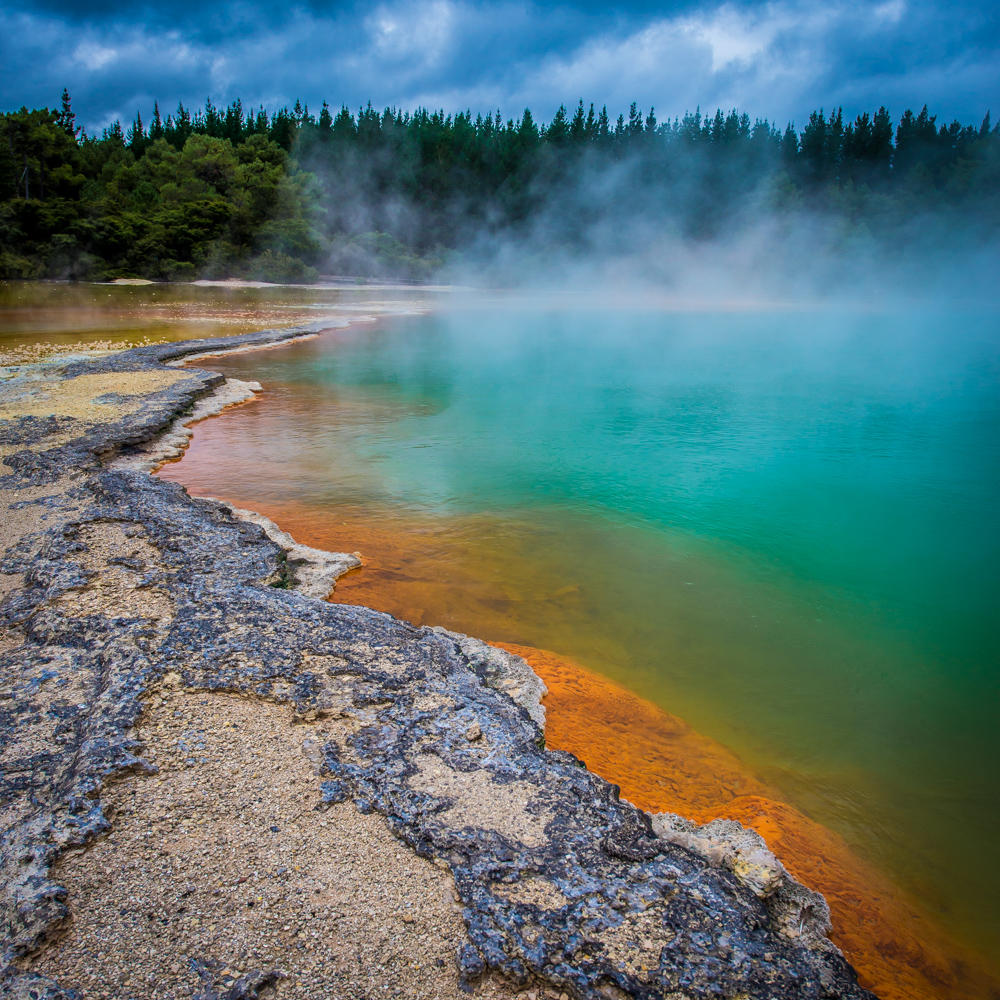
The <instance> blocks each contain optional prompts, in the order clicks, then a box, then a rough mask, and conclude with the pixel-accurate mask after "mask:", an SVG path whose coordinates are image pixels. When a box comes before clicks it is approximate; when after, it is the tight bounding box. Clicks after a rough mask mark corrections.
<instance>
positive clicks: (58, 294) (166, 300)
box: [0, 281, 434, 352]
mask: <svg viewBox="0 0 1000 1000" xmlns="http://www.w3.org/2000/svg"><path fill="white" fill-rule="evenodd" d="M433 298H434V296H433V295H432V294H431V293H428V292H424V291H422V290H420V289H406V290H402V291H394V290H391V289H377V290H374V289H372V288H366V287H359V288H357V289H324V290H317V289H316V288H312V287H294V286H287V285H283V286H266V287H251V286H242V287H240V286H237V287H225V286H218V285H201V284H183V283H180V284H146V285H113V284H89V283H80V284H67V283H62V282H28V281H0V352H2V351H3V350H4V349H10V348H17V347H21V346H24V345H28V344H37V343H39V342H44V343H49V344H55V345H59V346H65V345H70V344H84V345H85V344H88V343H93V342H94V341H102V342H110V343H121V342H123V341H127V342H131V343H135V342H139V341H141V340H143V339H144V338H148V339H150V340H153V341H173V340H192V339H196V338H199V337H224V336H227V335H229V334H236V333H247V332H249V331H251V330H267V329H270V328H272V327H288V326H298V325H304V324H307V323H310V324H311V323H316V322H319V321H320V320H322V319H324V318H326V317H338V318H339V317H342V316H344V315H352V314H357V313H358V312H361V313H364V312H368V311H372V310H375V311H378V312H393V311H407V310H410V309H414V308H420V307H423V306H426V304H427V303H428V302H429V301H431V300H432V299H433Z"/></svg>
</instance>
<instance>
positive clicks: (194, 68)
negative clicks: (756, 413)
mask: <svg viewBox="0 0 1000 1000" xmlns="http://www.w3.org/2000/svg"><path fill="white" fill-rule="evenodd" d="M18 3H20V6H19V5H18ZM998 39H1000V14H998V12H997V10H996V9H995V5H994V4H989V3H985V2H982V0H980V2H968V0H967V2H965V3H961V2H959V3H952V4H946V3H945V2H943V0H922V2H915V0H884V2H876V3H863V2H858V0H839V2H830V3H809V2H803V0H772V2H767V3H723V4H718V3H694V2H678V3H673V4H669V5H664V4H662V3H660V4H653V3H630V4H622V5H619V6H617V7H614V6H611V7H608V6H607V5H602V4H597V3H589V2H582V0H580V2H577V3H574V4H567V5H564V6H558V7H552V6H541V5H535V4H530V3H524V2H516V0H497V2H492V3H469V2H463V0H385V2H383V3H374V4H364V5H358V4H346V3H337V2H320V0H316V2H312V3H300V4H296V5H294V6H290V5H288V4H282V3H278V2H274V0H265V2H259V3H251V2H234V0H229V2H227V0H217V2H209V3H205V2H197V3H196V2H195V0H177V2H175V3H173V4H171V5H169V6H168V5H165V4H156V5H153V4H150V5H147V6H143V5H141V4H140V5H136V4H134V3H129V4H126V3H124V2H123V0H90V2H88V3H82V4H81V3H69V2H67V0H41V2H32V3H30V4H28V3H25V2H24V0H17V2H15V3H13V4H8V5H7V6H6V7H5V8H4V9H3V10H2V11H0V94H2V104H3V105H4V107H6V108H10V107H14V106H17V105H20V104H22V103H26V104H28V105H42V104H53V103H55V102H56V101H57V100H58V95H59V93H60V92H61V89H62V87H63V86H68V87H69V88H70V91H71V93H72V94H73V97H74V102H75V105H76V108H77V111H78V114H79V116H80V118H81V120H82V121H84V122H87V123H88V124H89V125H90V127H92V128H93V127H96V126H100V125H103V124H105V123H106V122H108V121H109V120H111V119H113V118H115V117H121V118H123V119H129V118H131V117H132V116H133V115H134V114H135V111H136V110H137V109H139V110H141V111H142V113H143V115H144V117H147V116H148V114H149V111H150V109H151V107H152V103H153V100H154V98H155V99H158V100H159V101H160V106H161V108H163V109H164V110H167V109H172V108H173V107H175V106H176V103H177V101H178V100H183V101H184V102H185V103H188V104H191V103H194V104H201V103H202V102H203V101H204V99H205V97H206V96H209V95H210V96H211V97H212V99H213V100H214V101H215V102H216V103H226V102H228V101H230V100H232V99H234V98H235V97H240V98H242V100H243V101H244V103H245V104H247V105H249V104H253V105H256V104H259V103H263V104H265V105H267V106H271V107H273V106H275V105H277V104H284V103H288V102H291V101H294V100H295V98H296V97H300V98H301V99H302V100H303V101H306V102H308V103H309V105H310V106H311V107H312V108H313V109H314V110H315V109H316V108H317V107H318V105H319V103H320V102H321V101H322V100H323V99H326V100H328V101H329V102H330V103H331V104H333V105H334V106H337V105H339V104H340V103H342V102H346V103H347V104H348V105H350V106H352V107H355V106H357V105H358V104H360V103H363V102H366V101H368V100H371V101H372V103H373V104H375V105H376V106H379V107H381V106H384V105H388V104H394V105H400V106H402V107H406V108H412V107H414V106H416V105H418V104H424V105H429V106H431V107H444V108H446V109H448V110H456V109H461V108H466V107H470V108H472V109H473V110H474V111H487V110H489V109H491V108H498V107H499V108H500V109H501V111H502V112H503V114H504V115H505V116H511V115H517V114H518V113H519V112H520V111H521V110H522V109H523V108H524V107H525V106H526V105H529V106H531V107H532V109H533V110H534V111H535V112H536V114H538V115H540V116H542V117H544V118H548V117H549V116H551V114H552V113H553V111H554V110H555V109H556V107H557V106H558V105H559V103H560V102H564V101H565V102H575V100H576V99H577V98H578V97H583V98H584V99H585V100H587V101H590V100H593V101H596V102H597V103H598V104H601V103H604V102H607V104H608V107H609V110H611V111H612V113H613V114H617V113H618V112H619V111H622V110H626V109H627V106H628V104H629V102H631V101H633V100H637V101H639V102H640V104H641V105H642V106H643V107H647V108H648V106H649V105H651V104H652V105H655V106H656V108H657V112H658V114H659V115H660V116H661V117H663V116H666V115H669V116H673V115H675V114H683V112H684V111H685V110H686V109H693V108H694V107H695V106H696V105H699V104H700V105H701V106H702V107H703V108H711V109H714V108H715V107H716V106H717V105H721V106H723V107H726V108H728V107H731V106H739V107H741V108H744V109H746V110H748V111H749V112H750V113H751V115H760V116H768V117H772V118H776V119H778V120H779V121H780V122H782V123H783V122H784V121H786V120H788V119H794V120H796V121H797V122H798V123H799V124H801V123H802V121H803V120H804V118H805V116H806V115H807V114H808V112H809V111H810V110H811V109H813V108H814V107H819V106H820V105H822V106H824V107H826V108H830V107H832V106H836V105H843V106H844V109H845V111H847V112H848V113H850V114H853V113H856V112H857V111H859V110H863V109H866V108H872V107H874V106H876V105H878V104H880V103H886V104H887V105H888V106H889V107H890V110H891V111H892V112H893V114H894V115H896V116H898V114H899V113H900V112H901V111H902V110H903V109H904V108H905V107H908V106H919V105H921V104H923V103H924V102H925V101H926V102H928V103H929V104H930V105H931V109H932V111H936V112H938V113H939V114H940V115H941V116H942V117H946V116H947V117H951V116H958V117H960V118H962V119H964V120H972V119H978V117H979V116H981V115H982V113H983V112H984V111H985V110H986V109H987V107H989V106H990V104H991V102H992V100H993V98H994V96H995V95H997V94H1000V51H998V50H1000V43H998ZM995 110H1000V102H997V108H996V109H995Z"/></svg>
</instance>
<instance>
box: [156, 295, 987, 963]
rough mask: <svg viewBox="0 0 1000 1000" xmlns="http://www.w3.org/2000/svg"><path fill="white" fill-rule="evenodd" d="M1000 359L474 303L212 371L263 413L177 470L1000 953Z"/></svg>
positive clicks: (865, 337) (957, 333)
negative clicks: (709, 758)
mask: <svg viewBox="0 0 1000 1000" xmlns="http://www.w3.org/2000/svg"><path fill="white" fill-rule="evenodd" d="M998 347H1000V324H998V315H997V314H996V313H995V312H983V311H975V310H966V311H962V310H956V309H955V308H948V309H944V308H941V309H938V310H935V309H919V310H918V309H912V310H893V309H888V308H887V309H868V310H852V309H838V308H833V307H829V306H827V307H824V308H821V309H820V308H818V309H794V310H789V309H783V310H779V309H771V310H768V309H744V310H734V311H718V312H713V311H710V310H709V311H706V310H689V311H676V310H675V311H669V310H663V309H658V308H643V307H639V306H636V307H631V308H629V307H623V306H622V305H621V304H615V305H614V306H613V307H611V306H607V305H595V306H593V307H590V308H586V309H583V308H579V307H577V306H574V305H567V304H566V302H565V301H554V300H541V299H535V300H530V301H526V300H518V301H508V300H495V301H493V302H491V303H489V305H488V306H484V305H482V304H476V303H471V304H468V305H464V306H463V305H456V304H452V305H451V306H450V307H449V308H447V309H443V310H442V311H439V312H437V313H434V314H429V315H423V316H409V317H393V318H389V319H382V320H379V321H378V322H377V323H374V324H360V325H356V326H353V327H351V328H349V329H348V330H340V331H332V332H330V333H327V334H324V335H323V336H322V337H320V338H319V339H316V340H313V341H310V342H306V343H301V344H298V345H294V346H290V347H286V348H282V349H277V350H270V351H266V352H260V353H251V354H242V355H233V356H228V357H224V358H219V359H215V360H213V361H211V362H209V363H206V362H200V363H201V364H203V365H207V366H208V367H211V368H213V369H216V370H219V371H222V372H224V373H225V374H227V375H229V376H233V377H237V378H244V379H254V380H259V381H261V382H262V383H263V384H264V387H265V392H264V393H263V394H262V395H261V396H260V397H259V398H258V399H257V400H256V401H254V402H252V403H250V404H248V405H246V406H244V407H240V408H238V409H234V410H231V411H228V412H226V413H225V414H223V415H222V416H220V417H218V418H216V419H213V420H210V421H207V422H205V423H203V424H201V425H199V427H198V428H197V430H196V433H195V437H194V440H193V444H192V446H191V448H190V450H189V452H188V453H187V455H186V456H185V457H184V458H183V460H182V461H181V462H179V463H177V464H176V465H172V466H168V467H167V468H166V469H164V470H163V473H162V474H164V475H166V476H167V477H169V478H174V479H177V480H179V481H181V482H183V483H184V484H185V485H186V486H188V487H189V488H190V489H191V491H192V492H196V493H200V494H205V495H215V496H221V497H225V498H227V499H229V500H232V501H235V502H237V503H238V504H240V505H242V506H247V507H253V508H255V509H258V510H263V511H265V512H266V513H268V514H269V515H270V516H272V517H274V518H275V519H276V520H278V521H279V523H281V524H282V525H283V526H286V527H291V528H292V530H293V531H295V532H296V533H297V534H299V535H300V536H301V535H302V533H303V532H305V533H306V534H309V535H310V537H309V538H305V537H300V540H302V541H310V540H311V541H314V542H315V541H319V542H321V543H322V544H324V545H326V546H327V547H336V548H340V549H343V550H347V551H351V550H355V549H358V550H360V551H361V552H362V553H363V554H364V556H365V563H366V565H365V566H364V567H363V568H362V569H361V570H359V571H356V572H354V573H352V574H351V575H350V576H349V577H347V578H345V579H344V580H342V581H341V583H340V584H339V585H338V589H337V594H336V596H335V599H338V600H345V601H355V602H357V603H370V604H372V605H373V606H375V607H379V608H381V609H382V610H387V611H391V612H392V613H394V614H397V615H399V616H400V617H402V618H405V619H407V620H410V621H413V622H415V623H420V624H439V625H445V626H447V627H449V628H452V629H456V630H459V631H464V632H468V633H472V634H475V635H478V636H480V637H482V638H485V639H488V640H493V641H500V642H507V643H516V644H523V645H526V646H533V647H538V648H541V649H545V650H551V651H554V652H555V653H558V654H560V655H562V656H565V657H570V658H572V659H573V660H575V661H577V662H578V663H580V664H582V665H584V666H585V667H587V668H590V669H591V670H593V671H596V672H599V673H600V674H602V675H604V676H605V677H608V678H611V679H613V680H615V681H617V682H619V683H620V684H622V685H623V686H625V687H627V688H628V689H630V690H631V691H633V692H636V693H637V694H639V695H641V696H642V697H644V698H646V699H649V700H650V701H652V702H654V703H656V704H657V705H659V706H661V707H662V708H664V709H665V710H666V711H668V712H670V713H673V714H674V715H676V716H680V717H682V718H683V719H684V720H686V721H687V722H688V723H690V724H691V726H693V727H694V729H696V730H697V731H698V732H699V733H701V734H703V735H704V736H707V737H710V738H712V739H713V740H715V741H718V742H719V743H721V744H724V745H725V746H726V747H727V748H729V750H731V751H732V752H733V753H734V754H735V755H736V756H737V757H738V758H739V759H740V760H741V761H742V762H743V764H744V765H745V766H746V767H747V768H748V769H749V770H751V771H752V772H753V773H754V774H755V775H757V776H759V777H760V778H761V780H763V781H764V782H766V783H768V785H769V786H771V787H773V788H775V789H777V790H779V791H780V793H781V795H782V796H783V798H784V799H785V800H786V801H787V802H789V803H792V804H794V806H796V807H797V809H799V810H800V811H801V812H803V813H805V814H806V815H807V816H809V817H811V818H812V819H814V820H817V821H818V822H820V823H822V824H824V825H825V826H827V827H829V828H830V829H831V830H834V831H836V832H837V833H838V834H839V835H840V836H842V837H843V838H844V839H845V840H846V841H847V843H849V844H850V845H851V846H852V847H853V848H854V850H855V851H856V852H857V853H858V854H859V855H860V856H862V857H863V858H865V859H867V861H868V862H870V863H872V864H873V865H874V866H876V867H877V868H878V869H880V870H881V871H883V872H887V873H889V874H890V875H891V877H892V878H893V879H894V880H895V882H896V883H897V884H899V885H902V886H904V887H905V888H906V889H908V890H909V891H911V892H912V893H913V894H914V895H915V896H916V897H917V898H919V899H920V900H921V902H922V904H923V905H924V906H926V907H927V908H928V909H929V910H931V911H932V912H933V913H934V915H935V916H936V918H937V919H938V920H940V921H941V922H942V923H943V924H945V925H947V926H948V927H950V928H951V929H952V930H953V931H955V932H957V933H958V934H959V935H960V936H961V937H962V938H963V939H964V940H965V941H967V942H971V943H972V944H974V945H975V946H976V947H977V948H978V949H979V950H980V951H981V952H984V953H987V954H992V955H994V956H995V955H996V954H997V953H998V951H1000V912H998V910H997V908H996V905H995V900H996V898H997V897H998V895H1000V870H998V868H997V866H996V865H995V864H994V862H993V860H992V851H991V849H990V845H994V844H995V843H996V830H997V828H998V824H1000V797H998V795H997V791H998V788H1000V780H998V779H1000V727H998V726H997V710H998V707H1000V704H998V673H1000V670H998V652H1000V630H998V621H997V619H998V607H1000V381H998V376H1000V352H998ZM629 738H630V736H629V733H628V732H627V731H623V732H622V739H623V740H628V739H629Z"/></svg>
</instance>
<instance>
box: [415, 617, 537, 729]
mask: <svg viewBox="0 0 1000 1000" xmlns="http://www.w3.org/2000/svg"><path fill="white" fill-rule="evenodd" d="M430 631H431V632H437V633H438V634H439V635H446V636H449V637H450V638H452V639H454V640H455V641H456V642H457V643H458V647H459V649H461V651H462V655H463V656H465V657H466V658H467V659H468V661H469V666H470V667H471V668H472V669H473V670H474V671H475V672H476V673H477V674H479V676H480V677H481V678H482V680H483V681H484V683H486V684H487V685H488V686H489V687H491V688H493V689H494V690H496V691H502V692H503V693H504V694H506V695H507V696H508V697H509V698H510V699H511V700H512V701H513V702H514V703H515V704H517V705H520V706H521V707H522V708H523V709H524V710H525V711H526V712H527V713H528V715H530V716H531V719H532V721H533V722H534V723H535V725H536V726H538V728H539V729H541V730H542V731H543V732H544V731H545V706H544V705H543V704H542V699H543V698H544V697H545V696H546V695H547V694H548V693H549V689H548V688H547V687H546V686H545V683H544V682H543V681H542V679H541V677H539V676H538V674H536V673H535V671H534V670H532V669H531V666H530V665H529V664H528V662H527V660H524V659H522V658H521V657H520V656H515V655H514V654H513V653H508V652H507V650H505V649H498V648H497V647H496V646H491V645H489V644H488V643H485V642H483V641H482V639H473V638H472V637H471V636H468V635H463V634H462V633H461V632H450V631H449V630H448V629H446V628H443V627H442V626H440V625H435V626H434V627H432V628H431V629H430Z"/></svg>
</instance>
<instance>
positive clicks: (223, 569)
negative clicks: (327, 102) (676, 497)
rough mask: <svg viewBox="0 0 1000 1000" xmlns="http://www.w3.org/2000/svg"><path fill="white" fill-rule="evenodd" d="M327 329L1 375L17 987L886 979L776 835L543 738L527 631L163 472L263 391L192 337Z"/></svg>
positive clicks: (1, 569) (710, 989) (2, 872)
mask: <svg viewBox="0 0 1000 1000" xmlns="http://www.w3.org/2000/svg"><path fill="white" fill-rule="evenodd" d="M313 332H315V331H312V330H310V329H309V328H298V329H294V330H284V331H266V332H263V333H256V334H247V335H243V336H239V337H232V338H225V339H224V340H219V341H200V342H193V341H188V342H181V343H174V344H164V345H156V346H148V347H141V348H135V349H133V350H129V351H123V352H119V353H115V354H109V355H106V356H103V357H93V358H80V359H73V358H68V359H65V358H64V359H60V360H57V361H52V362H48V363H46V362H39V363H37V364H32V365H25V366H22V367H21V368H19V369H17V370H9V371H8V373H7V376H8V377H7V378H6V380H5V381H4V382H2V383H0V459H2V464H0V504H2V507H3V524H2V528H0V553H2V563H0V601H2V603H0V629H2V631H0V734H2V739H3V749H2V752H0V790H2V794H0V810H2V815H3V832H2V841H0V919H2V937H3V942H2V945H3V947H2V962H0V995H2V996H14V997H25V998H28V997H32V998H35V1000H39V998H50V1000H55V998H68V997H73V996H80V997H87V998H89V997H95V998H99V997H107V998H110V997H123V998H124V997H134V998H145V997H182V996H188V997H190V996H194V997H199V998H205V1000H208V998H223V997H225V998H229V1000H240V998H250V997H260V996H268V995H277V996H279V997H280V996H289V997H291V996H302V997H345V998H346V997H350V998H355V997H357V998H362V997H364V998H369V997H371V998H374V997H390V996H406V997H411V996H412V997H428V998H430V997H451V996H454V997H459V996H463V995H465V994H467V993H470V992H471V993H473V994H476V995H479V996H484V997H487V996H488V997H509V996H514V995H518V994H520V995H522V996H529V997H531V996H533V997H535V998H540V997H551V998H558V997H561V996H562V997H567V998H569V997H576V998H594V1000H596V998H621V997H627V996H629V997H642V998H653V997H670V998H674V1000H680V998H692V1000H693V998H708V997H712V998H723V997H731V998H736V997H747V998H749V997H762V998H763V997H768V998H772V1000H773V998H784V997H788V998H791V997H796V998H799V997H802V998H813V997H816V998H819V997H843V998H860V997H870V996H871V994H869V993H867V992H866V991H865V990H863V989H861V988H860V987H859V986H858V985H857V983H856V980H855V976H854V973H853V970H852V969H851V968H850V966H849V965H848V964H847V963H846V962H845V961H844V959H843V958H842V956H841V955H840V953H839V952H838V951H837V950H836V948H834V947H833V945H831V944H830V942H829V940H828V939H827V937H826V933H827V930H828V928H829V922H828V921H829V917H828V910H827V907H826V904H825V902H824V901H823V899H822V897H820V896H818V895H816V894H815V893H812V892H810V891H809V890H807V889H805V888H804V887H803V886H801V885H799V884H798V883H796V882H794V881H793V880H792V879H791V877H790V876H789V875H788V874H787V873H786V872H785V871H784V869H783V868H782V866H781V865H780V863H779V862H778V861H777V860H776V859H775V858H774V857H773V855H771V854H770V852H769V851H768V850H767V848H766V845H765V844H764V843H763V841H762V840H761V839H760V838H759V837H757V836H756V834H754V833H753V832H752V831H748V830H744V829H743V828H742V827H740V826H739V824H735V823H727V822H725V821H716V822H715V823H713V824H709V826H708V827H701V828H696V827H694V826H693V824H690V823H687V822H685V821H684V820H683V819H682V818H680V817H675V816H669V815H660V816H654V817H650V816H649V815H647V814H645V813H643V812H641V811H640V810H638V809H636V808H635V807H633V806H632V805H630V804H629V803H627V802H625V801H622V800H620V799H619V796H618V789H617V788H616V787H615V786H614V785H611V784H608V783H607V782H605V781H604V780H602V779H601V778H599V777H597V776H596V775H594V774H591V773H590V772H589V771H587V770H586V769H585V768H584V767H583V766H582V765H581V763H580V762H579V761H578V760H577V759H576V758H575V757H573V756H572V755H570V754H567V753H563V752H555V751H550V750H546V749H545V738H544V710H543V708H542V706H541V704H540V700H541V697H542V695H543V694H544V687H543V686H542V684H541V682H540V681H539V680H538V678H537V677H536V676H535V675H534V674H533V673H532V672H531V670H530V668H529V667H528V666H527V665H526V664H525V663H524V661H523V660H521V659H520V658H519V657H516V656H514V655H512V654H510V653H507V652H504V651H502V650H498V649H495V648H493V647H491V646H488V645H486V644H484V643H482V642H479V641H477V640H475V639H470V638H468V637H466V636H461V635H457V634H454V633H449V632H446V631H443V630H440V629H426V628H414V627H412V626H410V625H408V624H406V623H405V622H401V621H397V620H395V619H393V618H391V617H389V616H388V615H384V614H381V613H377V612H374V611H369V610H367V609H364V608H357V607H350V606H344V605H336V604H330V603H327V602H326V601H324V600H323V599H322V598H323V597H325V596H326V594H328V593H329V591H330V589H331V588H332V586H333V583H334V581H335V579H336V577H337V575H339V574H341V573H343V572H345V571H346V570H347V569H349V568H351V567H352V566H354V565H356V564H357V560H356V557H355V556H353V555H338V554H330V553H321V552H317V551H316V550H311V549H307V548H305V547H303V546H299V545H296V544H295V542H294V540H293V539H291V538H290V537H289V536H287V535H285V534H284V533H282V532H280V531H279V530H278V529H276V528H275V527H274V526H273V525H271V524H270V523H269V522H267V521H266V520H265V519H263V518H260V517H258V516H256V515H253V514H252V513H250V512H246V511H239V510H236V509H234V508H232V507H230V506H228V505H226V504H223V503H220V502H216V501H208V500H200V499H194V498H192V497H190V496H188V495H187V494H186V493H185V492H184V491H183V490H182V489H180V488H179V487H177V486H176V485H174V484H171V483H168V482H164V481H161V480H158V479H155V478H153V477H151V476H149V475H148V472H147V470H148V468H149V467H150V465H151V464H152V463H153V462H154V461H156V460H157V458H158V457H160V456H162V455H163V454H168V453H170V451H171V449H177V448H178V447H181V446H182V445H183V441H184V436H185V431H184V429H183V427H184V423H185V421H187V422H190V421H191V420H192V419H193V418H196V417H197V416H199V415H204V414H207V413H209V412H211V411H212V409H213V408H215V409H217V408H218V407H219V405H221V404H222V403H225V402H235V401H238V400H239V399H241V398H246V397H247V395H249V394H250V393H252V392H253V390H254V387H253V386H249V385H247V384H234V383H226V382H225V380H224V379H222V377H221V376H218V375H214V374H212V373H210V372H207V371H202V370H199V369H192V368H179V367H176V366H171V364H170V363H171V362H176V361H178V360H179V359H183V358H185V357H190V356H192V355H196V354H207V353H211V352H212V351H220V350H228V349H232V348H235V347H243V348H248V347H251V346H254V347H260V346H266V345H269V344H278V343H280V342H282V341H287V340H289V339H292V338H295V337H300V336H306V335H310V334H311V333H313Z"/></svg>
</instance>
